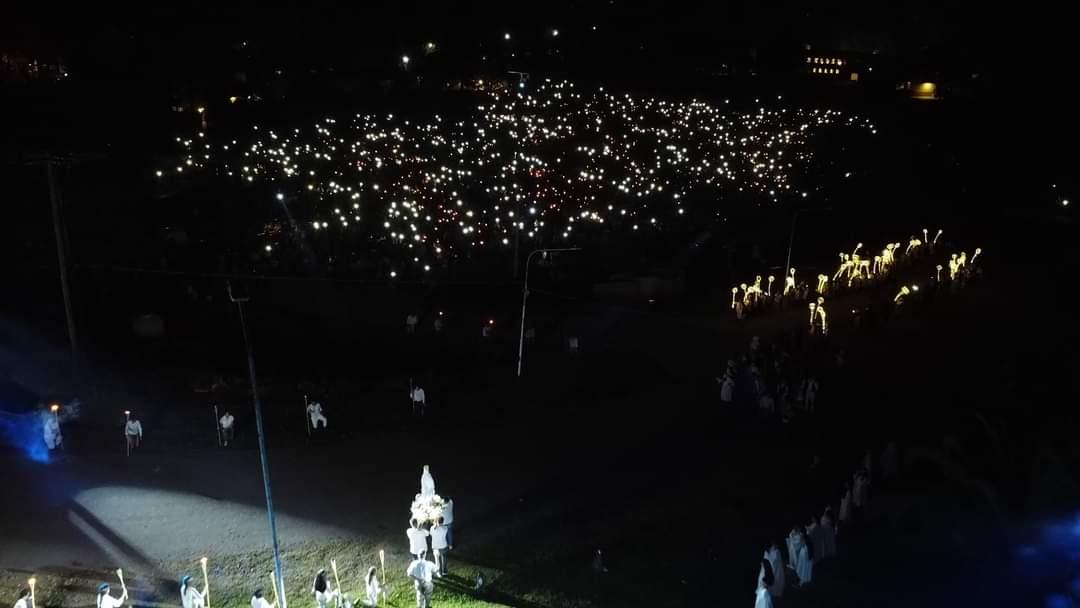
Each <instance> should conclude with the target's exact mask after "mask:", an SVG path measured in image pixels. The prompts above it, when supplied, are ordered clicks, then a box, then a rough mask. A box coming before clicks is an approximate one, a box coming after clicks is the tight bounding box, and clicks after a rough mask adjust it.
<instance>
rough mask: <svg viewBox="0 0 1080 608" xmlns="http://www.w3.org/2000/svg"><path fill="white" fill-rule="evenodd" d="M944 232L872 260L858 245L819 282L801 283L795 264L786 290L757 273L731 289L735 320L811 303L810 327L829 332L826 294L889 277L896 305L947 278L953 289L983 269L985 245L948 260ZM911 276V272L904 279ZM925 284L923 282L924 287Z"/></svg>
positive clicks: (897, 245)
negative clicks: (980, 262) (923, 266)
mask: <svg viewBox="0 0 1080 608" xmlns="http://www.w3.org/2000/svg"><path fill="white" fill-rule="evenodd" d="M943 232H944V231H943V230H941V229H939V230H938V231H937V233H936V234H935V235H934V236H933V237H932V238H931V237H930V236H929V230H928V229H926V228H923V229H922V234H923V238H921V239H920V238H918V236H917V235H912V236H910V237H909V238H908V239H907V245H906V246H903V248H902V249H901V247H902V245H903V244H902V243H901V242H899V241H897V242H890V243H887V244H886V245H885V246H884V248H882V250H881V251H880V253H878V254H876V255H873V256H871V257H869V258H867V257H865V256H863V255H862V254H860V251H861V250H862V248H863V244H862V243H858V244H856V245H855V248H854V249H853V250H852V251H851V252H840V254H839V259H840V263H839V266H838V267H837V269H836V272H835V273H833V275H832V276H831V277H830V276H829V275H827V274H824V273H821V274H818V275H817V277H816V283H815V284H814V285H813V286H811V282H810V281H800V280H798V278H797V275H798V273H797V269H795V268H790V269H789V270H788V271H787V275H786V276H785V277H784V286H783V289H780V288H779V287H776V288H774V286H773V284H774V283H775V282H776V277H775V276H774V275H769V276H768V277H767V281H766V280H765V279H764V278H763V277H762V275H757V276H755V277H754V280H753V282H752V283H740V284H739V285H738V286H736V287H732V288H731V310H732V311H734V314H735V318H737V319H739V320H742V319H745V318H747V316H749V315H750V314H752V313H757V312H761V311H766V310H771V309H776V308H780V307H783V306H785V305H788V304H794V303H806V305H807V307H808V308H809V319H808V328H809V331H810V333H812V334H826V333H828V331H829V325H828V321H827V313H826V309H825V302H826V300H825V298H826V296H829V297H833V296H839V295H841V294H843V293H844V292H846V291H849V290H858V289H861V288H864V287H871V286H877V285H881V284H884V282H886V281H889V282H890V283H892V284H895V285H896V287H897V293H896V295H895V296H894V297H893V303H894V304H896V305H897V306H901V305H903V303H904V301H905V299H908V298H909V297H910V296H912V294H915V293H917V292H919V291H920V289H921V288H922V287H925V286H933V287H936V286H937V285H939V284H941V283H943V282H947V283H948V284H949V285H950V287H951V288H953V289H956V288H958V287H962V286H963V285H964V283H965V282H966V281H967V280H968V279H970V278H971V277H972V276H973V275H974V274H977V273H978V272H979V269H978V266H977V265H976V264H975V261H976V260H977V259H978V258H979V255H980V254H982V249H981V248H976V249H975V250H974V253H973V255H972V256H971V257H970V258H968V255H967V252H966V251H961V252H959V253H951V254H950V256H949V258H948V260H943V259H942V253H941V251H940V249H941V247H942V244H939V243H938V241H939V239H940V238H941V235H942V233H943ZM927 260H929V261H930V262H929V263H930V264H932V265H933V268H929V269H926V270H927V272H926V273H924V274H925V276H922V277H921V278H919V273H920V270H919V269H917V268H916V265H918V264H920V263H924V262H925V261H927ZM941 261H947V263H948V273H947V274H944V273H943V272H942V271H943V270H944V269H945V266H944V265H943V264H941V263H936V262H941ZM905 271H906V274H908V275H910V274H911V273H912V272H914V273H915V275H916V278H915V280H914V281H913V282H908V281H906V280H905V281H903V282H902V281H901V278H900V277H899V276H898V274H899V273H901V272H905ZM903 278H904V279H910V278H911V277H910V276H905V277H903ZM920 283H922V285H920Z"/></svg>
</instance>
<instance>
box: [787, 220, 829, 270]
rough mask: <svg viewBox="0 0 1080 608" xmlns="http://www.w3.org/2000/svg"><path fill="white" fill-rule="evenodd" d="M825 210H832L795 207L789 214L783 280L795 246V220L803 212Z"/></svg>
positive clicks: (789, 266)
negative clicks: (789, 229)
mask: <svg viewBox="0 0 1080 608" xmlns="http://www.w3.org/2000/svg"><path fill="white" fill-rule="evenodd" d="M827 211H832V207H822V208H821V209H796V210H795V212H794V213H792V214H791V233H790V234H789V235H788V244H787V262H785V263H784V277H785V280H786V278H787V276H788V273H790V272H791V250H792V249H793V248H794V246H795V221H796V220H798V219H799V216H800V215H802V214H804V213H825V212H827Z"/></svg>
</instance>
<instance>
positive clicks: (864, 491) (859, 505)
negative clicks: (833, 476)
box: [851, 469, 870, 517]
mask: <svg viewBox="0 0 1080 608" xmlns="http://www.w3.org/2000/svg"><path fill="white" fill-rule="evenodd" d="M853 488H854V489H853V491H852V494H851V498H852V502H853V504H854V506H855V511H856V512H857V514H858V515H859V516H860V517H862V516H864V515H865V511H866V507H867V506H869V505H868V502H869V499H870V475H868V474H867V473H866V471H865V470H864V469H860V470H859V471H857V472H856V473H855V483H854V485H853Z"/></svg>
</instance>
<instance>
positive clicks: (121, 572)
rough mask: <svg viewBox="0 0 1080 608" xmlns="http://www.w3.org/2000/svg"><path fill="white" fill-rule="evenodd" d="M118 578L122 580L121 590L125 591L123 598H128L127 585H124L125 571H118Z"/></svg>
mask: <svg viewBox="0 0 1080 608" xmlns="http://www.w3.org/2000/svg"><path fill="white" fill-rule="evenodd" d="M116 576H117V578H119V579H120V589H121V590H122V591H123V594H122V595H123V597H127V594H128V592H127V585H125V584H124V570H123V569H122V568H117V569H116Z"/></svg>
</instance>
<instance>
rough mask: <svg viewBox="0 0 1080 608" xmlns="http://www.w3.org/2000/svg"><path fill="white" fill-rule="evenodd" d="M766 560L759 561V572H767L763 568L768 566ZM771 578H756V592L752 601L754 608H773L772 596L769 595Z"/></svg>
mask: <svg viewBox="0 0 1080 608" xmlns="http://www.w3.org/2000/svg"><path fill="white" fill-rule="evenodd" d="M768 564H769V562H768V560H761V571H762V572H763V573H764V572H767V570H765V566H766V565H768ZM770 578H772V577H767V576H761V577H759V578H758V586H757V591H756V592H755V595H756V598H755V600H754V608H773V602H772V595H771V594H770V593H769V583H770V582H771V581H769V579H770Z"/></svg>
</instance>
